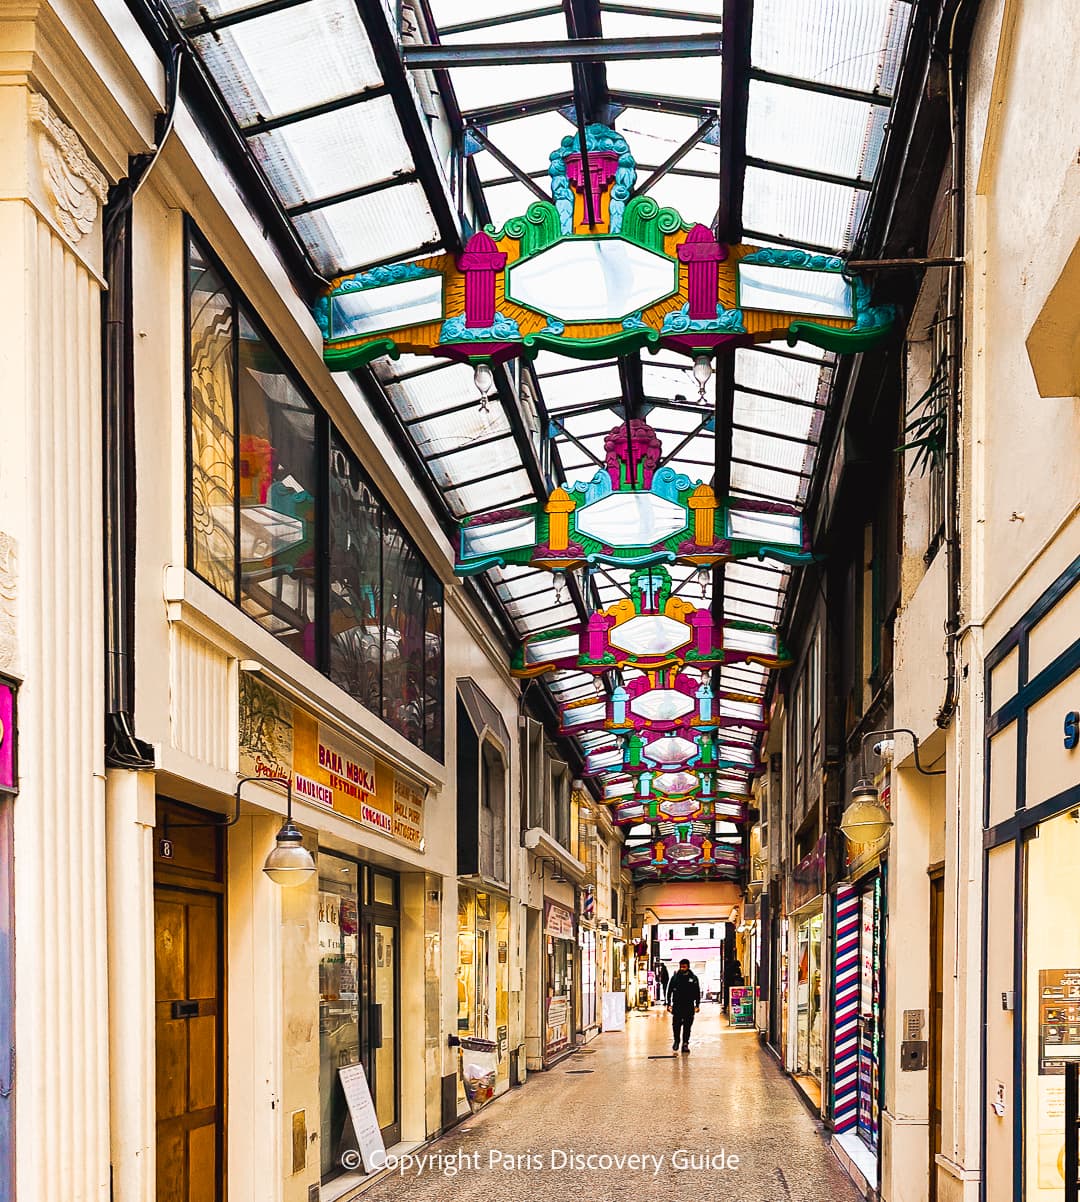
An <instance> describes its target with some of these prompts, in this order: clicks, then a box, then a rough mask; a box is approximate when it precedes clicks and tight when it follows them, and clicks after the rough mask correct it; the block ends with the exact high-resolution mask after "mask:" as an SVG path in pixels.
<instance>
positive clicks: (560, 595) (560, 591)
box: [551, 572, 566, 605]
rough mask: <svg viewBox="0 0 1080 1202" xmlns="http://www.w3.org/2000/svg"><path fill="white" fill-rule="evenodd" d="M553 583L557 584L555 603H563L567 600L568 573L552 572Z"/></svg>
mask: <svg viewBox="0 0 1080 1202" xmlns="http://www.w3.org/2000/svg"><path fill="white" fill-rule="evenodd" d="M551 580H552V584H553V585H554V586H555V604H556V605H562V603H563V602H564V601H565V600H566V573H565V572H552V573H551Z"/></svg>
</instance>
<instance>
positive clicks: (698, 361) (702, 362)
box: [694, 355, 713, 405]
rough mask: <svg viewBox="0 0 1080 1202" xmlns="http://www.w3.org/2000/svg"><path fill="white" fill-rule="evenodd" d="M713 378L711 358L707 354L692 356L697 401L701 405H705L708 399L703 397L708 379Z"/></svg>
mask: <svg viewBox="0 0 1080 1202" xmlns="http://www.w3.org/2000/svg"><path fill="white" fill-rule="evenodd" d="M712 378H713V365H712V360H711V359H710V358H709V356H708V355H695V356H694V379H695V380H696V381H697V386H698V401H699V402H700V403H701V404H702V405H707V404H708V401H707V400H706V398H705V388H706V386H707V385H708V383H709V381H710V380H711V379H712Z"/></svg>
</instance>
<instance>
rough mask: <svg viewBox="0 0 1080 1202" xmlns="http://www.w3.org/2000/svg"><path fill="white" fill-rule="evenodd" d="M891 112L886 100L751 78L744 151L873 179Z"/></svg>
mask: <svg viewBox="0 0 1080 1202" xmlns="http://www.w3.org/2000/svg"><path fill="white" fill-rule="evenodd" d="M888 113H889V110H888V109H887V108H886V107H884V106H883V105H872V104H863V103H862V102H860V101H857V100H848V99H846V98H842V97H838V96H825V95H822V94H821V93H819V92H808V91H806V90H805V89H803V88H786V87H781V86H779V85H777V84H772V83H762V82H760V81H758V80H751V82H750V103H749V108H748V109H747V118H746V153H747V154H748V155H750V156H751V158H757V159H768V160H769V161H771V162H774V163H781V164H783V165H784V166H788V167H803V168H806V169H807V170H810V171H824V172H826V173H828V174H830V175H846V176H851V177H852V178H856V179H865V180H869V179H872V178H873V176H874V172H875V171H876V170H877V164H878V159H879V157H880V155H881V143H882V137H883V134H884V129H885V120H886V118H887V116H888Z"/></svg>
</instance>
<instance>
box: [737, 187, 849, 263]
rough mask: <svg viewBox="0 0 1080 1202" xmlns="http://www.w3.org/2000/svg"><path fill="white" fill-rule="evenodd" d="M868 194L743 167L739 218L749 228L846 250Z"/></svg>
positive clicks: (814, 244) (793, 239) (780, 236)
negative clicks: (743, 189)
mask: <svg viewBox="0 0 1080 1202" xmlns="http://www.w3.org/2000/svg"><path fill="white" fill-rule="evenodd" d="M867 196H868V194H867V193H866V192H865V191H863V190H861V189H858V188H848V187H844V186H842V185H840V184H831V183H824V182H823V181H822V180H816V179H803V178H802V177H801V176H797V175H787V174H784V173H783V172H780V171H769V170H766V169H764V168H762V167H747V169H746V184H745V193H744V198H743V219H744V221H745V223H746V225H747V227H748V228H749V229H755V230H761V231H763V232H764V233H766V234H771V235H774V236H775V237H778V238H789V239H791V240H792V241H793V242H795V243H809V244H810V245H813V246H827V247H830V248H831V249H833V250H836V251H838V252H840V251H846V250H850V249H851V246H852V243H853V242H854V241H855V235H856V233H857V232H858V228H859V223H860V222H861V221H862V215H863V213H864V211H865V209H866V203H867Z"/></svg>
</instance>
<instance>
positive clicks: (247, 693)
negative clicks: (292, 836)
mask: <svg viewBox="0 0 1080 1202" xmlns="http://www.w3.org/2000/svg"><path fill="white" fill-rule="evenodd" d="M240 772H241V775H243V776H289V777H291V778H292V783H293V795H294V796H295V797H298V798H302V799H303V800H304V801H307V802H309V803H311V804H312V805H319V806H325V807H326V809H328V810H333V811H334V813H336V814H340V815H342V817H344V818H350V819H352V821H353V822H358V823H360V824H361V825H362V826H366V827H369V828H370V829H372V830H377V831H380V832H381V833H382V834H384V835H386V836H388V837H389V838H391V839H396V840H397V841H398V842H399V843H405V844H407V845H408V846H409V847H414V848H416V849H418V850H422V849H423V841H424V801H425V799H426V797H427V789H426V788H425V786H423V785H422V784H420V783H418V782H417V781H414V780H413V779H412V778H410V777H408V776H405V775H404V774H403V773H401V772H398V771H397V770H396V769H395V768H394V767H393V766H392V765H390V764H388V763H386V762H385V761H384V760H381V759H379V758H378V757H377V756H375V755H373V754H372V753H371V752H370V751H368V750H367V749H366V748H364V747H361V746H360V744H358V743H355V742H353V740H351V739H349V738H348V737H347V736H346V735H343V734H341V733H340V732H339V731H337V730H336V729H334V728H333V727H331V726H327V725H326V724H325V723H323V722H320V721H319V720H318V719H317V718H314V717H313V716H312V715H311V714H309V713H307V712H306V711H304V710H302V709H301V708H300V707H299V706H297V705H294V704H293V703H292V702H291V701H289V700H288V699H286V698H284V697H282V696H281V694H280V693H277V692H275V691H274V690H273V689H271V688H269V687H268V686H267V685H265V684H263V683H261V682H260V681H258V680H256V679H254V677H252V676H251V675H250V674H248V673H242V674H241V677H240Z"/></svg>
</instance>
